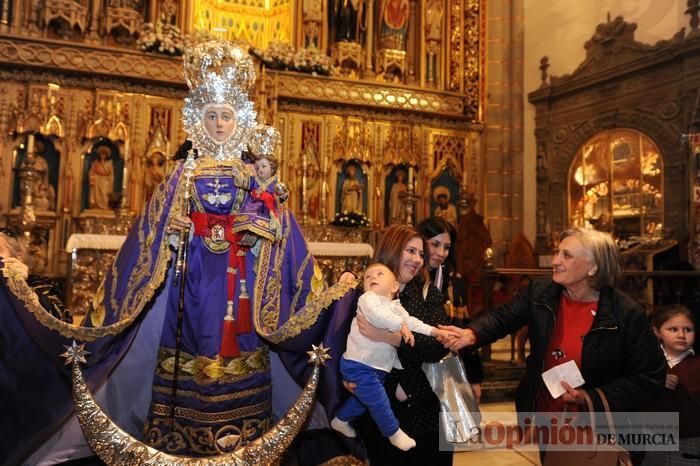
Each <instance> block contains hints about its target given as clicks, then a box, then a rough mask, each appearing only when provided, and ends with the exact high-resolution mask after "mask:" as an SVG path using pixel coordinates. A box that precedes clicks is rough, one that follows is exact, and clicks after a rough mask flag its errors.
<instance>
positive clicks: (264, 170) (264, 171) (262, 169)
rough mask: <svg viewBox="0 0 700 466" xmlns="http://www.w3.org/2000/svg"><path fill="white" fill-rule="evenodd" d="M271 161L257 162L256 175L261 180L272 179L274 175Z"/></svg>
mask: <svg viewBox="0 0 700 466" xmlns="http://www.w3.org/2000/svg"><path fill="white" fill-rule="evenodd" d="M273 172H274V170H273V169H272V165H271V164H270V161H269V160H267V159H259V160H257V161H256V162H255V174H256V175H257V176H258V178H260V179H261V180H266V179H268V178H270V177H271V176H272V175H273V174H274V173H273Z"/></svg>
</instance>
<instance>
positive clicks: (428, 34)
mask: <svg viewBox="0 0 700 466" xmlns="http://www.w3.org/2000/svg"><path fill="white" fill-rule="evenodd" d="M443 13H444V0H428V2H427V4H426V6H425V40H426V41H431V40H432V41H436V42H441V41H442V16H443Z"/></svg>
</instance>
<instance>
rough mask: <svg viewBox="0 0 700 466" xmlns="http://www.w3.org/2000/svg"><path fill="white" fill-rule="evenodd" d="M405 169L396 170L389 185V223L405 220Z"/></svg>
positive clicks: (406, 187) (406, 189)
mask: <svg viewBox="0 0 700 466" xmlns="http://www.w3.org/2000/svg"><path fill="white" fill-rule="evenodd" d="M405 180H406V170H404V169H402V168H401V169H398V170H396V181H395V182H394V184H393V185H391V191H390V192H389V223H405V222H406V214H407V212H406V194H407V191H408V186H407V185H406V181H405Z"/></svg>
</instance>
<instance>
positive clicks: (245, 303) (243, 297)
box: [236, 278, 250, 335]
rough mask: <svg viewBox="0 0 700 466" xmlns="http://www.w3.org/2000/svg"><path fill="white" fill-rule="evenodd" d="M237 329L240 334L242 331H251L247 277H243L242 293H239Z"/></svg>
mask: <svg viewBox="0 0 700 466" xmlns="http://www.w3.org/2000/svg"><path fill="white" fill-rule="evenodd" d="M236 330H237V333H238V334H239V335H240V334H242V333H250V297H249V296H248V287H247V286H246V281H245V278H241V294H240V295H238V320H237V321H236Z"/></svg>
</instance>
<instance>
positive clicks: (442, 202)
mask: <svg viewBox="0 0 700 466" xmlns="http://www.w3.org/2000/svg"><path fill="white" fill-rule="evenodd" d="M450 197H451V196H450V190H449V189H447V188H446V187H444V186H438V187H437V188H435V189H434V190H433V200H434V201H435V202H436V203H437V207H435V211H434V212H433V215H435V216H436V217H441V218H443V219H445V221H447V222H448V223H450V224H452V225H453V226H455V227H456V226H457V208H456V207H455V205H454V204H451V203H450Z"/></svg>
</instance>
